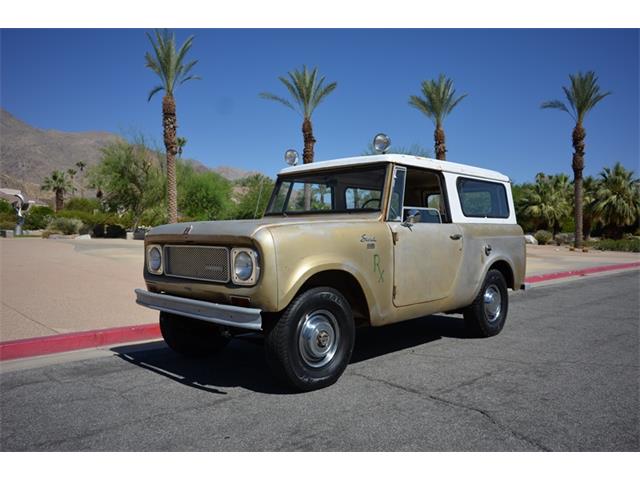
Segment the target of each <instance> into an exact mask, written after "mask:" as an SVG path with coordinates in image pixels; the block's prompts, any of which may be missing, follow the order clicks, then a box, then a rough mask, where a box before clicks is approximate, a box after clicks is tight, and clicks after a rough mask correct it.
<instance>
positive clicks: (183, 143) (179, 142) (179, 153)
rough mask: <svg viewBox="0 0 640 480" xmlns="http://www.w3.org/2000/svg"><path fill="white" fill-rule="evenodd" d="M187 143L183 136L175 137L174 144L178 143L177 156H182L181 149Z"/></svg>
mask: <svg viewBox="0 0 640 480" xmlns="http://www.w3.org/2000/svg"><path fill="white" fill-rule="evenodd" d="M186 144H187V139H186V138H184V137H178V138H176V145H178V158H182V150H183V149H184V147H185V145H186Z"/></svg>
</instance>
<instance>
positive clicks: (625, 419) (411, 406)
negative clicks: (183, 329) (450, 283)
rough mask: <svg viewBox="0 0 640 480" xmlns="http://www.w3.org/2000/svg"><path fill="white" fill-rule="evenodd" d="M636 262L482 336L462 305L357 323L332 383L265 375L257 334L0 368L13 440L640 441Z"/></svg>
mask: <svg viewBox="0 0 640 480" xmlns="http://www.w3.org/2000/svg"><path fill="white" fill-rule="evenodd" d="M639 279H640V275H639V273H638V272H637V271H636V272H628V273H623V274H617V275H612V276H607V277H599V278H591V279H583V280H578V281H573V282H569V283H566V284H563V285H555V286H553V287H540V288H537V289H533V290H531V291H529V292H527V293H525V294H522V293H517V294H514V295H513V296H512V297H511V306H510V312H509V318H508V320H507V325H506V327H505V329H504V330H503V332H502V333H501V334H500V335H499V336H497V337H494V338H490V339H478V338H467V336H466V335H465V332H464V329H463V328H462V321H461V320H460V319H459V317H455V316H451V317H447V316H432V317H428V318H424V319H420V320H416V321H412V322H406V323H404V324H399V325H396V326H391V327H386V328H382V329H374V330H364V331H361V332H359V336H358V340H357V343H356V350H355V352H354V357H353V361H352V363H351V365H350V366H349V367H348V368H347V371H346V372H345V374H344V376H343V377H342V378H341V380H340V381H339V382H338V383H337V384H336V385H334V386H332V387H330V388H327V389H324V390H320V391H316V392H312V393H306V394H294V393H290V392H287V391H286V390H283V389H282V388H281V387H279V386H277V385H275V384H274V383H273V380H272V378H271V376H270V374H269V372H268V370H267V368H266V366H265V363H264V360H263V353H262V348H261V345H260V342H259V340H258V339H255V338H247V339H236V340H234V341H233V342H232V343H231V345H230V346H229V348H228V349H227V350H226V351H225V352H224V353H223V354H222V355H220V356H219V357H217V358H216V359H211V360H207V361H204V362H203V361H191V360H185V359H181V358H179V357H177V356H176V355H174V354H173V353H172V352H171V351H169V350H168V349H167V348H165V347H164V344H163V343H162V342H154V343H152V344H146V345H140V346H133V347H131V346H128V347H118V348H115V349H114V350H113V352H109V355H108V356H107V355H105V354H104V352H103V354H102V356H100V357H96V358H88V359H84V360H77V361H72V362H65V363H59V364H54V365H47V366H41V367H38V368H31V369H27V370H21V371H12V372H4V373H1V374H0V396H1V419H0V422H1V423H0V435H1V436H0V441H1V444H0V447H1V450H3V451H15V450H56V451H59V450H62V451H66V450H107V451H114V450H115V451H120V450H206V451H217V450H234V451H255V450H269V451H274V450H287V451H291V450H347V451H353V450H394V451H395V450H417V451H425V450H501V451H502V450H533V451H538V450H581V451H582V450H607V451H617V450H631V451H638V450H639V449H640V432H639V412H640V405H639V399H638V395H639V370H640V368H639V357H638V346H639V341H638V340H639V339H638V336H639V296H638V292H639V286H640V285H639Z"/></svg>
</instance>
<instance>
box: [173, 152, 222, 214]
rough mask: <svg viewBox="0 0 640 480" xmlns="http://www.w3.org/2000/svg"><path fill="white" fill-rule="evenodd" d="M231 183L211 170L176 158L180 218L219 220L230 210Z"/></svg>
mask: <svg viewBox="0 0 640 480" xmlns="http://www.w3.org/2000/svg"><path fill="white" fill-rule="evenodd" d="M230 202H231V183H230V182H229V181H228V180H227V179H225V178H224V177H222V176H221V175H218V174H217V173H215V172H212V171H204V172H198V171H196V170H195V169H194V168H193V165H191V164H190V163H186V162H183V161H181V162H178V207H179V210H180V216H181V217H182V218H183V220H221V219H225V218H227V217H228V216H229V214H230V211H231V203H230Z"/></svg>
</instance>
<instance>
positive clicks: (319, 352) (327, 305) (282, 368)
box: [265, 287, 355, 391]
mask: <svg viewBox="0 0 640 480" xmlns="http://www.w3.org/2000/svg"><path fill="white" fill-rule="evenodd" d="M354 340H355V325H354V322H353V313H352V311H351V306H350V305H349V302H347V300H346V299H345V298H344V296H343V295H342V294H341V293H340V292H338V291H337V290H335V289H333V288H327V287H317V288H312V289H310V290H307V291H306V292H304V293H302V294H300V295H298V296H297V297H296V298H295V299H294V300H293V301H292V302H291V304H290V305H289V306H288V307H287V308H286V309H285V311H284V312H283V314H282V315H281V316H280V318H279V319H278V321H277V322H276V323H275V325H274V326H273V328H271V330H270V331H269V332H268V333H267V335H266V338H265V350H266V354H267V362H268V363H269V366H270V367H271V370H272V371H273V373H274V375H275V376H276V377H278V378H279V379H281V380H282V381H284V382H285V383H287V384H288V385H290V386H291V387H293V388H295V389H297V390H302V391H309V390H316V389H319V388H323V387H327V386H329V385H331V384H333V383H335V382H336V380H338V378H339V377H340V375H342V373H343V372H344V370H345V368H346V367H347V364H348V363H349V360H350V359H351V353H352V352H353V344H354Z"/></svg>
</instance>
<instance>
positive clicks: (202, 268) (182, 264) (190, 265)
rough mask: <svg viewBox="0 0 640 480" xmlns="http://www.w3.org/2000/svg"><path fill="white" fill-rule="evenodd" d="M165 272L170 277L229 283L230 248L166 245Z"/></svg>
mask: <svg viewBox="0 0 640 480" xmlns="http://www.w3.org/2000/svg"><path fill="white" fill-rule="evenodd" d="M164 273H165V275H168V276H170V277H180V278H189V279H193V280H206V281H208V282H221V283H227V282H228V281H229V249H228V248H225V247H203V246H192V245H166V246H165V247H164Z"/></svg>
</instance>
